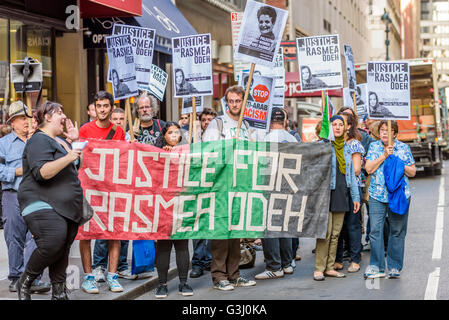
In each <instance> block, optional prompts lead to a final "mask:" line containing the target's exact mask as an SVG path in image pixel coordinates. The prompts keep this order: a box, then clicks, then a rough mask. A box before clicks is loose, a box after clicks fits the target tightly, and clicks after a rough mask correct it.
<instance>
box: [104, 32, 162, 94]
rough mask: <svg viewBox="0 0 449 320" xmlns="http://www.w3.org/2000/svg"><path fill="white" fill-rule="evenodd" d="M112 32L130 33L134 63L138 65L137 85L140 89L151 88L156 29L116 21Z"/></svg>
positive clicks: (116, 33)
mask: <svg viewBox="0 0 449 320" xmlns="http://www.w3.org/2000/svg"><path fill="white" fill-rule="evenodd" d="M112 34H113V35H125V34H129V35H130V36H131V44H132V47H133V54H134V65H135V67H136V79H137V86H138V87H139V89H140V90H147V91H148V90H150V88H149V85H150V74H151V65H152V63H153V53H154V39H155V37H156V31H155V30H154V29H149V28H142V27H136V26H129V25H125V24H119V23H115V24H114V27H113V29H112Z"/></svg>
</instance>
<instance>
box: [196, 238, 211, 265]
mask: <svg viewBox="0 0 449 320" xmlns="http://www.w3.org/2000/svg"><path fill="white" fill-rule="evenodd" d="M192 243H193V256H192V269H193V268H194V267H197V268H201V269H203V270H204V269H206V268H208V267H210V264H211V263H212V253H211V251H210V241H209V240H207V239H193V240H192Z"/></svg>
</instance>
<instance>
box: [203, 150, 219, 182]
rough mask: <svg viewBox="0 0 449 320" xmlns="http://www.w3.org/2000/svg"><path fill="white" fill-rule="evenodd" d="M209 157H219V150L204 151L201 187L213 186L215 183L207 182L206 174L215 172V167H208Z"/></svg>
mask: <svg viewBox="0 0 449 320" xmlns="http://www.w3.org/2000/svg"><path fill="white" fill-rule="evenodd" d="M209 158H218V152H204V153H203V166H202V167H201V184H200V187H202V188H211V187H212V186H213V185H214V183H213V182H206V175H207V174H213V173H215V169H214V168H208V167H207V160H208V159H209Z"/></svg>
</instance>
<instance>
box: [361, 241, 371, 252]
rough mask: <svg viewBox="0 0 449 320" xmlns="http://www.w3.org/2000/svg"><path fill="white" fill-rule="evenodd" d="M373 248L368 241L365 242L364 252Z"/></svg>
mask: <svg viewBox="0 0 449 320" xmlns="http://www.w3.org/2000/svg"><path fill="white" fill-rule="evenodd" d="M370 250H371V245H370V243H369V242H368V243H367V244H364V245H363V247H362V252H366V251H370Z"/></svg>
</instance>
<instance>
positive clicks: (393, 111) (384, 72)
mask: <svg viewBox="0 0 449 320" xmlns="http://www.w3.org/2000/svg"><path fill="white" fill-rule="evenodd" d="M366 76H367V77H366V78H367V84H368V89H369V91H368V112H369V117H370V119H379V120H380V119H382V120H383V119H385V120H410V116H411V114H410V66H409V64H408V62H406V61H380V62H377V61H376V62H368V68H367V73H366Z"/></svg>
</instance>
